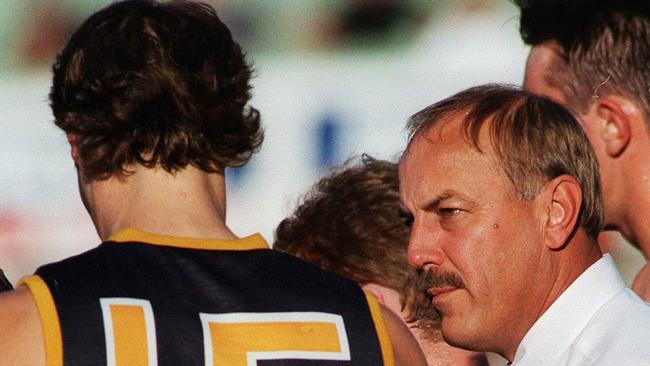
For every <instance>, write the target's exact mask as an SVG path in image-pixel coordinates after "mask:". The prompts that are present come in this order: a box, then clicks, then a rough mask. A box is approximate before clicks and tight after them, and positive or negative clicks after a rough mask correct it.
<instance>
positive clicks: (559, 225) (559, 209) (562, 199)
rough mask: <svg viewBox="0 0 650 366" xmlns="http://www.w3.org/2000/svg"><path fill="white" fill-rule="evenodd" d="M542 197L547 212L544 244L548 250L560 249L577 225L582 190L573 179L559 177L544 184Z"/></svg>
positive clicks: (570, 177)
mask: <svg viewBox="0 0 650 366" xmlns="http://www.w3.org/2000/svg"><path fill="white" fill-rule="evenodd" d="M543 197H544V200H545V201H544V202H543V204H544V205H545V208H546V211H547V216H546V222H545V223H544V233H545V236H544V244H545V245H546V246H547V247H548V248H550V249H554V250H557V249H561V248H562V247H563V246H564V245H565V244H566V242H567V240H568V239H569V237H570V236H571V234H572V233H573V231H574V229H575V227H576V225H577V221H578V215H579V214H580V206H581V204H582V189H580V185H579V184H578V181H576V179H575V178H574V177H572V176H570V175H561V176H559V177H556V178H554V179H552V180H550V181H549V182H548V183H546V185H545V186H544V196H543Z"/></svg>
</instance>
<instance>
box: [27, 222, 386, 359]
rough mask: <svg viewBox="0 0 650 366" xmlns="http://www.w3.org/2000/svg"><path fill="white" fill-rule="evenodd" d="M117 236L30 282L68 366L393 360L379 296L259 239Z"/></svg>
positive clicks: (47, 269) (133, 233) (50, 267)
mask: <svg viewBox="0 0 650 366" xmlns="http://www.w3.org/2000/svg"><path fill="white" fill-rule="evenodd" d="M112 239H113V240H109V241H108V242H106V243H103V244H102V245H100V246H99V247H98V248H96V249H93V250H91V251H89V252H86V253H84V254H81V255H79V256H77V257H73V258H69V259H66V260H64V261H62V262H59V263H54V264H50V265H47V266H44V267H42V268H40V269H39V270H38V271H37V276H34V277H30V278H27V279H26V280H25V282H26V284H27V285H28V286H29V288H30V291H31V292H32V295H33V296H34V298H35V299H36V302H37V304H38V306H39V313H40V316H41V319H44V318H47V317H58V321H59V323H60V334H56V332H49V333H48V332H46V335H45V337H46V344H56V341H57V340H56V339H49V340H48V339H47V338H48V337H49V338H57V337H59V338H60V339H61V340H62V342H61V344H62V357H63V359H64V365H66V366H67V365H106V364H108V365H112V364H115V365H123V364H125V363H124V362H127V363H126V364H139V363H135V362H134V360H142V361H143V362H146V361H147V360H148V364H149V365H152V364H158V365H161V366H163V365H203V364H205V365H233V366H235V365H251V364H253V365H255V364H258V365H269V366H270V365H315V364H318V365H345V364H354V365H382V364H384V363H385V362H384V360H383V359H384V357H387V358H392V355H391V352H392V351H391V350H390V347H391V346H390V341H389V340H388V337H387V334H386V332H385V328H384V327H383V321H382V320H381V315H380V313H381V312H380V311H379V307H378V306H377V304H376V303H375V302H374V299H373V298H371V297H370V298H368V297H367V296H366V295H364V293H363V292H362V291H361V290H360V288H359V287H358V286H357V285H356V284H355V283H353V282H351V281H348V280H345V279H342V278H339V277H336V276H333V275H331V274H329V273H326V272H323V271H321V270H319V269H317V268H316V267H313V266H311V265H309V264H307V263H304V262H302V261H300V260H297V259H295V258H293V257H291V256H287V255H284V254H282V253H278V252H275V251H272V250H269V248H268V246H267V244H266V243H265V242H264V240H263V239H262V238H261V236H258V235H256V236H251V237H248V238H244V239H239V240H197V239H181V238H172V237H162V236H155V235H152V234H147V233H143V232H139V231H135V230H130V229H129V230H126V231H122V232H120V233H118V234H117V235H116V236H114V237H113V238H112ZM43 283H44V284H45V285H46V286H43ZM48 289H49V290H48ZM50 299H51V300H53V302H51V300H50ZM47 304H53V305H54V307H55V309H51V306H50V309H49V310H47V309H48V305H47ZM369 305H370V306H369ZM56 320H57V319H50V320H47V319H45V320H44V322H46V323H50V324H52V322H53V321H54V323H56ZM377 325H378V326H377ZM377 329H379V331H377ZM382 349H383V352H382ZM382 353H384V354H383V355H382ZM54 354H55V355H56V353H54ZM307 360H311V361H307ZM50 361H53V360H49V359H48V362H50ZM256 361H258V362H257V363H256ZM387 363H388V364H391V363H392V359H391V360H390V361H388V362H387ZM48 364H49V363H48ZM143 364H144V363H143Z"/></svg>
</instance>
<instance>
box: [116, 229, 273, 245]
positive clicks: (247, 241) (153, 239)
mask: <svg viewBox="0 0 650 366" xmlns="http://www.w3.org/2000/svg"><path fill="white" fill-rule="evenodd" d="M108 240H109V241H113V242H118V243H124V242H141V243H147V244H153V245H161V246H170V247H177V248H186V249H211V250H253V249H269V245H268V244H267V243H266V240H264V238H263V237H262V235H260V234H253V235H250V236H247V237H244V238H241V239H198V238H183V237H176V236H167V235H157V234H152V233H148V232H145V231H141V230H138V229H133V228H127V229H122V230H120V231H118V232H117V233H116V234H113V235H112V236H111V237H110V238H109V239H108Z"/></svg>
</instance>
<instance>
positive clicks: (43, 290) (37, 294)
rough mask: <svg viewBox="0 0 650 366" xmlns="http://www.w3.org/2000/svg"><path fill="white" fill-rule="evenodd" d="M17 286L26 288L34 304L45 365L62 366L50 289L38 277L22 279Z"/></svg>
mask: <svg viewBox="0 0 650 366" xmlns="http://www.w3.org/2000/svg"><path fill="white" fill-rule="evenodd" d="M18 285H19V286H22V285H25V286H27V288H28V289H29V291H30V292H31V294H32V296H33V297H34V301H35V302H36V307H37V308H38V314H39V317H40V319H41V327H42V329H43V338H44V342H45V365H46V366H62V365H63V344H62V342H63V341H62V339H61V324H60V323H59V317H58V315H57V312H56V306H55V305H54V299H53V298H52V293H51V292H50V289H49V288H48V287H47V285H46V284H45V282H44V281H43V279H42V278H40V277H39V276H26V277H23V278H22V279H21V280H20V283H19V284H18ZM27 351H28V350H27Z"/></svg>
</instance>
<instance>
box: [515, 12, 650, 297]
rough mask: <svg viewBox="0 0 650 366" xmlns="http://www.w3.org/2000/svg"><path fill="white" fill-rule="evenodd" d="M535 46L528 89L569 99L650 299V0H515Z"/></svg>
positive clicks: (612, 222)
mask: <svg viewBox="0 0 650 366" xmlns="http://www.w3.org/2000/svg"><path fill="white" fill-rule="evenodd" d="M516 3H517V4H518V5H519V7H520V8H521V35H522V38H523V39H524V41H525V42H526V43H527V44H529V45H531V46H533V48H532V49H531V51H530V54H529V56H528V62H527V64H526V72H525V79H524V88H525V89H527V90H530V91H532V92H534V93H538V94H542V95H547V96H549V97H551V98H553V99H554V100H556V101H557V102H559V103H562V104H563V105H565V106H566V107H567V108H569V110H571V112H572V113H573V114H574V115H575V116H576V118H577V119H578V120H579V121H580V122H581V126H582V128H583V129H584V130H585V133H586V134H587V137H589V140H590V141H591V143H592V145H593V147H594V150H595V152H596V156H597V157H598V161H599V163H600V176H601V178H602V184H603V198H604V206H605V228H606V229H609V230H616V231H618V232H620V233H621V234H622V235H623V236H624V237H625V238H626V239H627V240H629V241H630V242H631V243H632V244H633V245H634V246H635V247H637V248H638V249H639V250H640V251H641V253H642V254H643V256H644V257H645V260H646V264H645V266H644V267H643V268H642V269H641V271H639V273H638V274H637V275H636V277H635V279H634V282H633V283H632V289H633V290H634V291H635V292H637V293H638V294H639V296H641V297H642V298H644V299H645V300H646V301H650V263H648V262H647V261H648V259H649V258H650V221H649V220H648V218H649V217H650V184H648V179H647V178H648V171H649V170H650V154H648V151H650V102H649V101H650V68H649V67H648V65H649V64H650V2H648V1H638V0H554V1H548V0H517V1H516Z"/></svg>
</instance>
